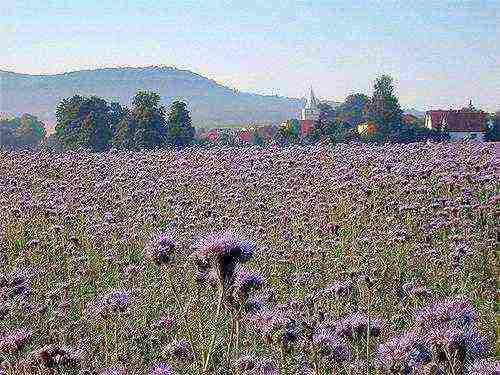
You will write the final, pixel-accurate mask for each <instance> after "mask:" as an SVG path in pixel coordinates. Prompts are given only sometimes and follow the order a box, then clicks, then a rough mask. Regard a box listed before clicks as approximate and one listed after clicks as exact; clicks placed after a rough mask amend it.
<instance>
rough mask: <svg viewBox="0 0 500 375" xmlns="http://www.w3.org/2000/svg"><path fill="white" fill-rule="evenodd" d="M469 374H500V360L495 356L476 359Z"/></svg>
mask: <svg viewBox="0 0 500 375" xmlns="http://www.w3.org/2000/svg"><path fill="white" fill-rule="evenodd" d="M468 374H469V375H498V374H500V361H499V360H497V359H493V358H488V359H479V360H477V361H475V362H474V363H473V364H472V366H471V368H470V369H469V372H468Z"/></svg>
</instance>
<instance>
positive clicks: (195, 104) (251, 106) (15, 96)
mask: <svg viewBox="0 0 500 375" xmlns="http://www.w3.org/2000/svg"><path fill="white" fill-rule="evenodd" d="M140 89H145V90H152V91H155V92H158V93H160V95H161V97H162V102H163V104H164V105H166V106H169V105H170V103H171V102H172V101H173V100H176V99H180V100H183V101H186V102H187V103H188V106H189V109H190V111H191V116H192V119H193V123H194V125H195V126H197V127H212V126H231V125H245V124H249V123H256V124H270V123H273V124H278V123H280V122H282V121H283V120H285V119H287V118H291V117H297V115H298V113H299V111H300V108H302V106H303V104H304V101H303V99H298V98H286V97H278V96H267V95H259V94H253V93H245V92H239V91H238V90H235V89H231V88H229V87H226V86H223V85H221V84H219V83H217V82H215V81H213V80H211V79H208V78H205V77H203V76H201V75H199V74H196V73H193V72H191V71H188V70H179V69H175V68H171V67H143V68H104V69H96V70H82V71H75V72H70V73H63V74H55V75H30V74H20V73H14V72H6V71H0V113H3V115H4V116H5V115H10V116H12V115H19V114H22V113H32V114H34V115H37V116H38V117H39V118H40V119H41V120H42V121H44V122H45V123H46V124H47V125H48V126H49V128H51V127H53V126H54V124H55V114H54V112H55V108H56V106H57V104H58V103H59V101H60V100H61V99H63V98H66V97H70V96H72V95H74V94H80V95H97V96H100V97H104V98H106V99H108V100H113V101H118V102H120V103H121V104H123V105H127V106H128V105H130V104H131V100H132V98H133V96H134V94H135V93H136V91H137V90H140ZM330 104H333V105H335V104H336V103H335V102H330Z"/></svg>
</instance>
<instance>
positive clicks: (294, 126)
mask: <svg viewBox="0 0 500 375" xmlns="http://www.w3.org/2000/svg"><path fill="white" fill-rule="evenodd" d="M319 107H320V108H319V110H320V114H319V119H318V121H316V123H315V126H314V128H313V129H312V130H311V131H310V132H308V133H307V135H305V136H304V137H300V123H299V121H298V120H296V119H290V120H288V121H286V122H284V123H283V124H282V125H281V126H280V129H279V131H278V136H279V137H280V139H281V141H282V142H285V143H314V142H316V141H318V140H320V139H325V138H326V139H328V140H329V141H330V142H332V143H338V142H346V141H347V142H348V141H353V140H358V141H367V142H377V141H389V142H416V141H422V140H425V139H429V138H432V139H436V140H438V139H442V138H443V134H438V133H437V132H435V131H432V130H429V129H426V128H425V127H424V123H423V120H421V119H417V118H414V119H413V121H412V123H410V124H409V123H406V122H405V121H403V110H402V109H401V106H400V105H399V100H398V98H397V96H396V94H395V92H394V85H393V79H392V78H391V77H390V76H388V75H383V76H381V77H379V78H378V79H377V80H376V81H375V84H374V90H373V94H372V96H371V97H368V96H367V95H365V94H359V93H358V94H352V95H349V96H348V97H347V98H346V100H345V101H344V102H343V103H341V104H340V105H339V106H337V107H336V108H333V107H332V106H330V105H329V104H327V103H320V104H319Z"/></svg>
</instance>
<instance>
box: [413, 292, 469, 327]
mask: <svg viewBox="0 0 500 375" xmlns="http://www.w3.org/2000/svg"><path fill="white" fill-rule="evenodd" d="M475 319H476V313H475V310H474V306H473V305H472V304H471V303H470V301H469V300H468V299H467V298H465V297H463V296H459V297H451V298H448V299H445V300H444V301H441V302H437V303H433V304H431V305H428V306H426V307H424V308H423V309H421V310H420V311H418V312H417V314H416V321H417V323H418V324H419V326H420V327H421V328H422V329H424V330H430V329H432V328H434V327H436V326H438V325H440V324H443V323H447V322H453V323H454V324H456V325H457V326H459V327H460V326H464V325H469V324H471V323H473V322H474V321H475Z"/></svg>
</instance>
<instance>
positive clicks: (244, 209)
mask: <svg viewBox="0 0 500 375" xmlns="http://www.w3.org/2000/svg"><path fill="white" fill-rule="evenodd" d="M498 151H499V150H498V148H496V146H495V145H493V144H482V143H457V144H433V143H429V144H424V143H416V144H410V145H384V146H373V145H371V146H368V145H338V146H335V147H329V146H319V145H318V146H314V147H309V148H305V147H295V148H284V149H270V148H258V147H250V148H227V149H209V150H203V149H201V148H194V149H185V150H182V151H169V150H164V151H158V152H156V151H155V152H135V153H132V152H109V153H102V154H92V153H73V152H67V153H63V154H47V153H28V152H17V153H1V154H0V208H1V211H0V248H1V259H0V271H1V273H0V362H1V363H0V369H1V370H0V374H8V375H13V374H69V375H71V374H82V375H83V374H99V375H115V374H116V375H124V374H131V375H135V374H137V375H139V374H148V375H167V374H168V375H170V374H178V375H181V374H241V375H243V374H262V375H264V374H266V375H272V374H287V375H288V374H289V375H292V374H304V375H305V374H314V375H331V374H337V375H347V374H352V375H355V374H429V375H430V374H452V375H461V374H475V375H479V374H482V375H484V374H497V373H498V371H500V362H499V361H498V358H499V356H500V343H499V342H500V337H499V322H500V320H499V318H498V313H497V312H496V311H497V304H496V300H497V298H498V291H497V280H498V276H499V275H498V271H497V269H498V268H499V266H498V258H497V256H496V244H497V240H498V232H497V227H498V217H499V205H498V203H499V195H498V167H499V161H498V159H497V158H496V157H495V155H496V154H497V153H498Z"/></svg>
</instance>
